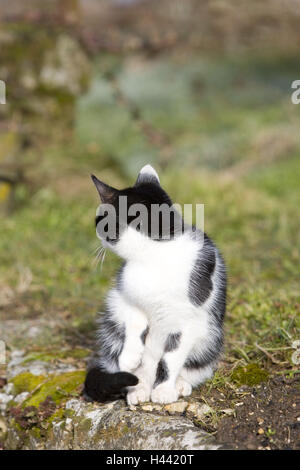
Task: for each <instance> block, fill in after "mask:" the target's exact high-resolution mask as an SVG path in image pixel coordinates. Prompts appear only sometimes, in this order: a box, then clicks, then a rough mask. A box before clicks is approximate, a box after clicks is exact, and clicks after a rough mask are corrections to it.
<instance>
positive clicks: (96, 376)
mask: <svg viewBox="0 0 300 470" xmlns="http://www.w3.org/2000/svg"><path fill="white" fill-rule="evenodd" d="M137 383H138V378H137V377H136V376H135V375H133V374H130V373H129V372H116V373H115V374H110V373H108V372H106V371H104V370H103V369H101V368H99V367H93V368H92V369H90V370H89V371H88V373H87V376H86V379H85V383H84V391H83V396H84V398H85V399H86V400H87V401H91V400H94V401H98V402H102V403H103V402H106V401H112V400H117V399H119V398H123V397H125V395H126V387H129V386H132V385H136V384H137Z"/></svg>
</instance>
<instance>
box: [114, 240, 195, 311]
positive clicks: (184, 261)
mask: <svg viewBox="0 0 300 470" xmlns="http://www.w3.org/2000/svg"><path fill="white" fill-rule="evenodd" d="M197 251H198V246H197V244H196V243H195V241H194V240H191V239H190V238H189V237H187V236H182V237H180V238H178V239H176V240H172V241H165V242H158V241H153V240H145V244H144V245H143V246H140V247H139V249H138V251H137V252H136V256H135V257H134V259H131V260H130V261H128V262H127V264H126V266H125V268H124V271H123V274H122V291H123V295H125V296H126V297H127V298H128V300H129V301H130V302H131V303H133V304H135V305H136V306H138V307H139V308H141V309H143V311H144V312H145V313H146V314H149V315H153V311H155V310H156V311H160V310H162V309H163V310H165V309H166V307H167V308H168V310H169V309H174V308H176V309H177V308H180V305H181V304H185V305H186V301H187V297H188V287H189V281H190V276H191V270H192V268H193V265H194V263H195V260H196V257H197Z"/></svg>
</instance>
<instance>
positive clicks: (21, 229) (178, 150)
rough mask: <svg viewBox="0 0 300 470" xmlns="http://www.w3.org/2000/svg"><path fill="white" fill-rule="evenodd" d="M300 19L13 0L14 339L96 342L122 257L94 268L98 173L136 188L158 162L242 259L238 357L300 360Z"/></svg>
mask: <svg viewBox="0 0 300 470" xmlns="http://www.w3.org/2000/svg"><path fill="white" fill-rule="evenodd" d="M299 31H300V1H299V0H290V1H282V0H265V1H264V2H261V1H259V0H252V1H251V2H249V1H246V0H244V1H243V0H241V1H235V0H231V1H223V0H205V1H201V2H200V1H196V0H184V2H183V1H180V0H159V1H158V0H148V1H147V0H144V1H142V0H140V1H137V0H136V1H134V0H131V1H130V0H60V1H58V0H43V1H42V0H27V1H26V2H24V1H22V0H15V1H14V2H11V1H9V0H1V1H0V79H1V80H4V81H5V83H6V104H5V105H2V104H1V105H0V211H1V218H0V316H1V317H0V318H1V325H0V336H1V337H2V338H4V339H5V341H6V344H7V347H8V351H9V350H10V349H11V348H19V349H20V348H31V349H32V350H35V349H38V348H49V347H51V348H53V347H59V348H61V347H69V348H73V347H75V346H76V347H81V348H87V350H88V349H89V348H90V346H91V344H92V343H91V341H92V338H93V333H94V319H95V314H96V312H97V311H98V310H99V309H101V308H102V306H103V301H104V297H105V293H106V292H107V289H108V287H109V285H110V283H111V278H112V276H113V274H114V273H115V271H116V269H117V266H118V264H119V260H118V259H117V258H116V257H115V256H114V255H113V254H110V253H107V255H106V259H105V262H104V264H103V266H102V270H101V271H100V268H99V265H97V263H96V265H95V266H94V265H93V258H94V257H95V253H94V250H95V249H96V248H97V246H98V243H97V240H96V237H95V231H94V215H95V210H96V207H97V205H98V197H97V194H96V191H95V189H94V187H93V185H92V183H91V181H90V177H89V175H90V173H95V174H96V175H97V176H98V177H99V178H101V179H103V180H104V181H107V182H108V183H109V184H111V185H115V186H116V187H122V186H123V187H124V186H126V185H129V184H132V183H133V182H134V180H135V178H136V175H137V172H138V171H139V169H140V168H141V167H142V166H143V165H144V164H145V163H151V164H152V165H154V167H155V168H156V169H157V171H158V172H159V173H160V177H161V181H162V185H163V186H164V187H165V188H166V190H167V191H168V192H169V193H170V195H171V197H172V198H173V200H174V201H175V202H178V203H197V202H198V203H204V204H205V228H206V231H207V232H208V233H209V234H210V235H211V236H212V238H213V239H214V240H215V241H216V242H217V244H218V245H219V247H220V249H221V251H222V252H223V253H224V256H225V259H226V261H227V264H228V269H229V281H230V282H229V296H228V313H227V322H226V332H227V335H226V338H227V339H226V350H225V359H224V364H225V367H229V369H230V368H232V367H235V366H236V365H237V364H240V363H242V364H245V363H246V364H247V363H251V362H253V361H255V362H256V363H259V364H261V365H263V366H264V367H265V368H267V369H268V370H273V369H275V370H276V371H277V370H279V371H282V370H291V371H292V370H293V368H294V369H295V365H294V364H293V362H292V361H291V344H292V342H293V341H294V340H295V339H297V322H299V310H300V298H299V262H300V256H299V204H300V198H299V181H300V160H299V155H300V133H299V125H300V107H299V106H300V105H299V106H297V105H294V104H292V102H291V94H292V91H293V90H292V89H291V84H292V82H293V81H294V80H297V79H300V61H299V51H300V33H299ZM298 326H299V323H298ZM257 344H258V346H259V347H257ZM260 347H262V348H263V349H264V351H267V354H266V353H265V352H264V351H263V350H262V349H260ZM268 351H269V352H268ZM270 355H271V358H270ZM272 358H273V359H272Z"/></svg>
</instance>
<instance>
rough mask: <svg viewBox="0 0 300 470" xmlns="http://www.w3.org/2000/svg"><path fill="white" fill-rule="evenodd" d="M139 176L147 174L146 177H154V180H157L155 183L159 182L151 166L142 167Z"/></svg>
mask: <svg viewBox="0 0 300 470" xmlns="http://www.w3.org/2000/svg"><path fill="white" fill-rule="evenodd" d="M140 174H142V175H143V174H147V175H150V176H154V178H156V179H157V181H158V182H159V176H158V174H157V173H156V171H155V170H154V168H153V167H152V166H151V165H149V164H148V165H145V166H143V168H142V169H141V171H140Z"/></svg>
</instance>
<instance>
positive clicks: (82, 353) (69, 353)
mask: <svg viewBox="0 0 300 470" xmlns="http://www.w3.org/2000/svg"><path fill="white" fill-rule="evenodd" d="M89 353H90V352H89V351H88V350H87V349H83V348H77V349H72V350H69V349H66V350H60V351H58V350H51V351H50V350H44V351H33V352H31V353H29V354H28V355H27V356H26V357H25V358H24V361H23V362H22V364H23V365H24V364H28V363H29V362H33V361H42V362H53V361H56V360H64V359H69V358H71V359H84V358H86V357H87V356H88V355H89Z"/></svg>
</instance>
